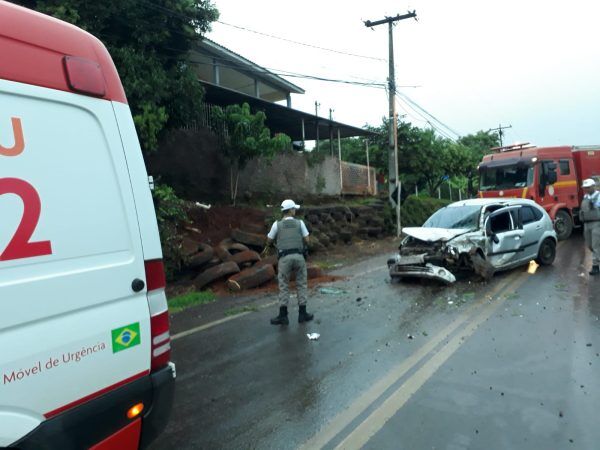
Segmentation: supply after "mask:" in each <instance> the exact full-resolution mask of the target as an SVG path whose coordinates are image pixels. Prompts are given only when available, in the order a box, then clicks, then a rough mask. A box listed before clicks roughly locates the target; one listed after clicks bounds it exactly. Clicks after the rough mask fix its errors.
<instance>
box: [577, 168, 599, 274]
mask: <svg viewBox="0 0 600 450" xmlns="http://www.w3.org/2000/svg"><path fill="white" fill-rule="evenodd" d="M581 187H582V188H583V190H584V192H585V195H584V196H583V200H582V202H581V209H580V210H579V219H580V220H581V221H582V222H583V235H584V236H585V245H586V246H587V247H588V248H589V249H590V250H591V251H592V270H591V271H590V275H598V274H600V192H599V191H597V190H596V182H595V181H594V180H593V179H592V178H587V179H585V180H583V183H582V184H581Z"/></svg>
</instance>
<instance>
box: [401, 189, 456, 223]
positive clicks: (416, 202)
mask: <svg viewBox="0 0 600 450" xmlns="http://www.w3.org/2000/svg"><path fill="white" fill-rule="evenodd" d="M450 203H452V202H450V201H449V200H443V199H442V200H440V199H437V198H432V197H427V196H424V195H420V196H418V197H417V196H414V195H410V196H409V197H408V198H407V199H406V200H405V201H404V203H403V204H402V226H403V227H420V226H421V225H423V223H424V222H425V221H426V220H427V219H428V218H429V216H431V215H432V214H433V213H434V212H436V211H437V210H438V209H440V208H443V207H444V206H446V205H449V204H450Z"/></svg>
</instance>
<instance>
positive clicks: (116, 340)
mask: <svg viewBox="0 0 600 450" xmlns="http://www.w3.org/2000/svg"><path fill="white" fill-rule="evenodd" d="M111 334H112V350H113V353H117V352H120V351H121V350H127V349H128V348H131V347H135V346H136V345H139V344H140V342H141V339H140V323H139V322H136V323H132V324H130V325H125V326H124V327H121V328H115V329H114V330H112V331H111Z"/></svg>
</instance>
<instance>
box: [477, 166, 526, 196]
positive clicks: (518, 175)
mask: <svg viewBox="0 0 600 450" xmlns="http://www.w3.org/2000/svg"><path fill="white" fill-rule="evenodd" d="M532 183H533V166H523V165H513V166H504V167H493V168H487V169H486V168H483V169H482V171H481V175H480V177H479V190H480V191H497V190H500V189H511V188H523V187H527V186H531V185H532Z"/></svg>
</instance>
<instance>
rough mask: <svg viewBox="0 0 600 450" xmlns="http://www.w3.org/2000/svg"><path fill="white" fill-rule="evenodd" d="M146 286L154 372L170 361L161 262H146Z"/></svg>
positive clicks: (166, 306) (169, 337) (169, 338)
mask: <svg viewBox="0 0 600 450" xmlns="http://www.w3.org/2000/svg"><path fill="white" fill-rule="evenodd" d="M145 266H146V284H147V286H148V306H149V308H150V334H151V338H152V342H151V352H152V353H151V354H150V361H151V363H150V366H151V370H152V371H155V370H158V369H160V368H162V367H165V366H166V365H167V364H169V361H170V360H171V334H170V331H169V308H168V305H167V296H166V295H165V286H166V278H165V269H164V265H163V262H162V260H160V259H157V260H153V261H146V262H145Z"/></svg>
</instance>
